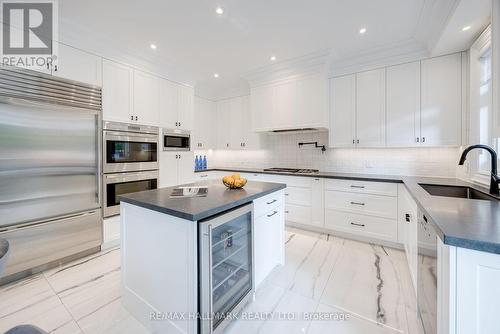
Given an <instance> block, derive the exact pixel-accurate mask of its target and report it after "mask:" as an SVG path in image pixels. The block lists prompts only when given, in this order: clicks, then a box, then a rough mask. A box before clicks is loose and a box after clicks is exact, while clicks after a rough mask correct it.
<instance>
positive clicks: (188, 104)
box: [177, 85, 194, 130]
mask: <svg viewBox="0 0 500 334" xmlns="http://www.w3.org/2000/svg"><path fill="white" fill-rule="evenodd" d="M178 86H179V87H178V96H179V97H178V113H177V114H178V118H179V126H178V128H179V129H182V130H192V129H193V104H194V103H193V101H194V89H193V87H189V86H184V85H178Z"/></svg>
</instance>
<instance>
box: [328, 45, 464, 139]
mask: <svg viewBox="0 0 500 334" xmlns="http://www.w3.org/2000/svg"><path fill="white" fill-rule="evenodd" d="M461 57H462V56H461V54H460V53H457V54H452V55H448V56H442V57H437V58H430V59H426V60H422V61H418V62H412V63H407V64H401V65H396V66H390V67H387V68H382V69H378V70H373V71H367V72H361V73H357V74H353V75H346V76H342V77H336V78H333V79H331V80H330V143H329V146H330V147H385V146H388V147H414V146H417V147H418V146H458V145H460V144H461V131H462V129H461V126H462V60H461V59H462V58H461Z"/></svg>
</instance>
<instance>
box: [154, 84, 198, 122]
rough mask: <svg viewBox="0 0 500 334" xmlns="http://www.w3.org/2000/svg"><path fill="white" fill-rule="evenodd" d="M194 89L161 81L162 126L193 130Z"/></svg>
mask: <svg viewBox="0 0 500 334" xmlns="http://www.w3.org/2000/svg"><path fill="white" fill-rule="evenodd" d="M193 118H194V89H193V88H192V87H188V86H184V85H180V84H177V83H174V82H171V81H169V80H164V79H161V80H160V126H161V127H163V128H167V129H181V130H192V129H193Z"/></svg>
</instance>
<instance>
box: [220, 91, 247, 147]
mask: <svg viewBox="0 0 500 334" xmlns="http://www.w3.org/2000/svg"><path fill="white" fill-rule="evenodd" d="M228 103H229V123H222V124H221V128H220V129H219V130H220V131H227V132H229V147H230V148H233V149H242V148H243V145H244V140H245V139H244V124H243V114H244V113H245V112H246V108H245V105H244V101H243V99H242V98H241V97H236V98H232V99H229V100H228Z"/></svg>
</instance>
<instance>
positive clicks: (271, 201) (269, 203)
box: [266, 199, 277, 205]
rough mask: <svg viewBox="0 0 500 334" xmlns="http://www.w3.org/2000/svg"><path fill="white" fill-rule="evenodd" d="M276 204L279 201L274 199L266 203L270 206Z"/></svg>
mask: <svg viewBox="0 0 500 334" xmlns="http://www.w3.org/2000/svg"><path fill="white" fill-rule="evenodd" d="M274 202H277V200H275V199H273V200H272V201H271V202H266V203H267V205H269V204H273V203H274Z"/></svg>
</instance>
